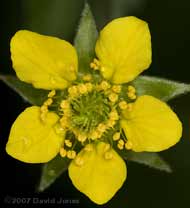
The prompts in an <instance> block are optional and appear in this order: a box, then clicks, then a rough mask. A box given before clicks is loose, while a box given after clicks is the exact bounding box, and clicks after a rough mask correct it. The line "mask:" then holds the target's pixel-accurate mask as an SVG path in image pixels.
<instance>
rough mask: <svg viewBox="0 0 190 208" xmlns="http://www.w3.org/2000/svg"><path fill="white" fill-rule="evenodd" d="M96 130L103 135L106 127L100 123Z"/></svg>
mask: <svg viewBox="0 0 190 208" xmlns="http://www.w3.org/2000/svg"><path fill="white" fill-rule="evenodd" d="M97 130H98V131H99V132H101V133H104V132H105V130H106V125H105V124H103V123H100V124H99V125H98V127H97Z"/></svg>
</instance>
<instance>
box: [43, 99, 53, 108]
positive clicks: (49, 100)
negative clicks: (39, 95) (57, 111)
mask: <svg viewBox="0 0 190 208" xmlns="http://www.w3.org/2000/svg"><path fill="white" fill-rule="evenodd" d="M52 103H53V100H52V98H48V99H47V100H46V101H45V102H44V105H47V106H50V105H51V104H52Z"/></svg>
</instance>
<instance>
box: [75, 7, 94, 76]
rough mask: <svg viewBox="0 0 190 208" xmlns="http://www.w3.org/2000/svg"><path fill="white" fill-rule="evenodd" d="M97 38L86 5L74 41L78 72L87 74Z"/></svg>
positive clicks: (89, 11) (90, 13) (92, 18)
mask: <svg viewBox="0 0 190 208" xmlns="http://www.w3.org/2000/svg"><path fill="white" fill-rule="evenodd" d="M97 37H98V32H97V29H96V23H95V20H94V17H93V15H92V12H91V10H90V7H89V5H88V4H87V3H86V4H85V7H84V10H83V12H82V16H81V19H80V23H79V27H78V31H77V34H76V37H75V41H74V45H75V48H76V49H77V53H78V58H79V72H89V70H90V68H89V65H90V62H91V61H92V59H93V58H94V57H95V44H96V40H97Z"/></svg>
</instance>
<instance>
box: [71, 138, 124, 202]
mask: <svg viewBox="0 0 190 208" xmlns="http://www.w3.org/2000/svg"><path fill="white" fill-rule="evenodd" d="M106 146H107V145H106V143H103V142H99V143H98V144H96V145H95V144H94V145H93V146H92V151H87V150H85V149H83V150H82V151H81V152H80V153H79V154H78V155H77V157H76V158H75V160H73V161H72V162H71V164H70V166H69V176H70V178H71V180H72V182H73V184H74V186H75V187H76V188H77V189H78V190H79V191H81V192H82V193H84V194H86V195H87V196H88V197H89V198H90V199H91V200H92V201H93V202H95V203H97V204H104V203H106V202H107V201H109V200H110V199H111V198H112V197H113V196H114V195H115V193H116V192H117V191H118V189H119V188H120V187H121V186H122V184H123V182H124V181H125V179H126V176H127V169H126V165H125V162H124V161H123V160H122V158H121V157H120V156H119V155H118V154H117V153H116V152H115V151H114V150H109V153H110V154H111V156H112V157H111V159H105V151H106ZM79 159H80V160H79ZM77 160H78V161H82V163H81V162H80V163H79V164H78V165H77Z"/></svg>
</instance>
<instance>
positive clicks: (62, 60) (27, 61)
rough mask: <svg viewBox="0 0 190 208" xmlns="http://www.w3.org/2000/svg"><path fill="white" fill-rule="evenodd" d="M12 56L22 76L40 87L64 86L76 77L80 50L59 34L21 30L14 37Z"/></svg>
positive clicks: (17, 72) (53, 87)
mask: <svg viewBox="0 0 190 208" xmlns="http://www.w3.org/2000/svg"><path fill="white" fill-rule="evenodd" d="M11 58H12V62H13V68H14V70H15V71H16V74H17V76H18V78H19V79H20V80H22V81H24V82H27V83H31V84H33V86H34V87H36V88H42V89H63V88H65V87H67V86H68V84H69V82H70V81H73V80H75V79H76V74H77V65H78V60H77V54H76V51H75V49H74V47H73V46H72V45H71V44H70V43H68V42H67V41H65V40H61V39H59V38H55V37H50V36H45V35H40V34H37V33H34V32H30V31H27V30H20V31H18V32H17V33H16V34H15V35H14V36H13V38H12V39H11Z"/></svg>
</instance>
